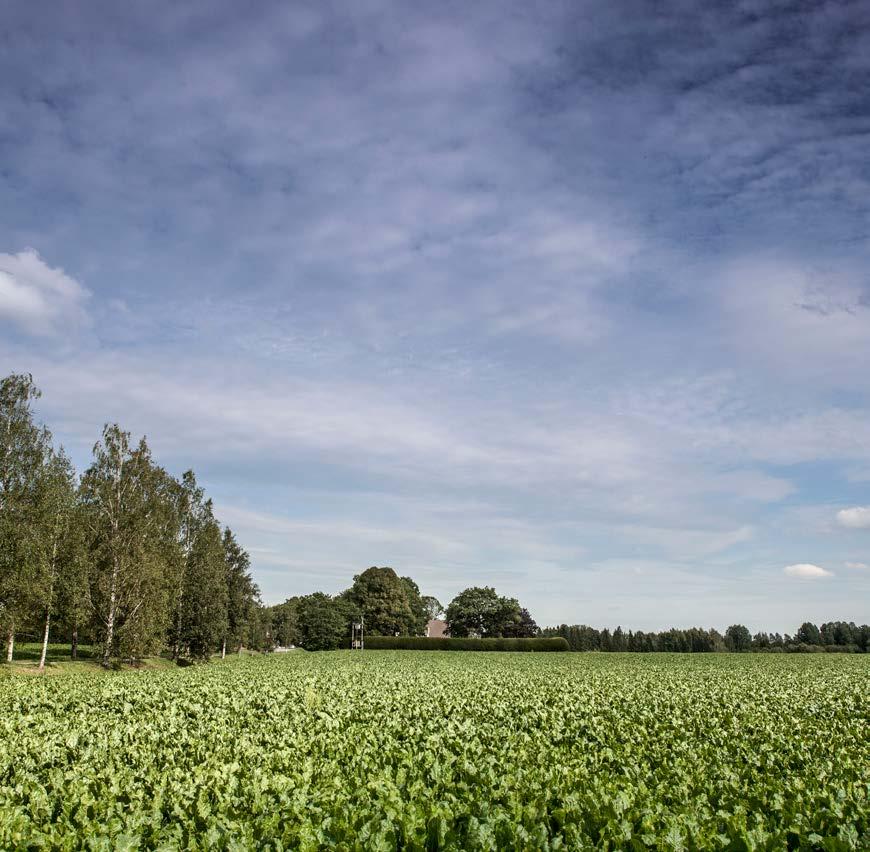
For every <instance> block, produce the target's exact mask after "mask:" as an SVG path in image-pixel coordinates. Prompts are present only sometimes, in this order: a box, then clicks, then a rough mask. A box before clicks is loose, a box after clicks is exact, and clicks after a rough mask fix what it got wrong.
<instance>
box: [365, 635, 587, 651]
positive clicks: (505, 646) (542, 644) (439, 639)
mask: <svg viewBox="0 0 870 852" xmlns="http://www.w3.org/2000/svg"><path fill="white" fill-rule="evenodd" d="M365 646H366V648H367V649H369V650H371V651H374V650H404V651H570V650H571V649H570V648H569V647H568V643H567V642H566V641H565V640H564V639H563V638H562V637H561V636H557V637H555V638H551V639H542V638H534V639H515V638H502V637H498V638H496V637H487V638H484V639H477V638H473V637H451V636H369V637H368V638H367V639H366V641H365Z"/></svg>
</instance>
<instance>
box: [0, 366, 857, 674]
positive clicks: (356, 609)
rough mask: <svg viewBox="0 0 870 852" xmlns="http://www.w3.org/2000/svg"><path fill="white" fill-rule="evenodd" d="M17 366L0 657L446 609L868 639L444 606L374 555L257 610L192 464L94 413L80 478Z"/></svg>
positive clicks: (465, 603) (10, 407)
mask: <svg viewBox="0 0 870 852" xmlns="http://www.w3.org/2000/svg"><path fill="white" fill-rule="evenodd" d="M38 398H39V390H38V389H37V387H36V386H35V385H34V383H33V378H32V377H31V376H30V375H23V374H13V375H9V376H7V377H5V378H4V379H2V380H0V629H2V630H3V631H4V633H5V638H6V660H7V661H8V662H11V661H12V659H13V654H14V648H15V642H16V637H18V636H25V637H28V638H31V637H32V638H38V639H40V640H41V643H42V653H41V659H40V667H43V666H44V665H45V659H46V650H47V648H48V644H49V642H50V640H51V637H52V636H53V635H54V636H57V635H61V636H63V637H64V638H65V639H67V640H68V641H69V643H70V647H71V656H72V657H73V658H75V657H76V655H77V648H78V644H79V643H80V642H87V643H90V644H96V645H98V646H99V648H100V654H101V658H102V661H103V664H104V665H107V666H108V665H110V664H112V662H113V661H120V660H130V661H133V662H135V661H138V660H141V659H142V658H143V657H144V656H147V655H149V654H155V653H167V654H169V655H171V656H172V658H174V659H175V660H177V661H179V662H186V661H192V660H201V659H207V658H208V657H209V656H210V655H211V654H213V653H216V652H220V653H221V654H226V652H227V650H231V651H235V650H238V649H240V648H242V647H246V648H252V649H255V650H270V649H271V648H272V647H274V646H275V645H284V646H289V645H293V646H297V647H301V648H306V649H309V650H327V649H332V648H340V647H347V646H348V645H349V640H350V633H351V624H353V623H354V622H361V623H363V624H364V625H365V632H366V634H367V635H370V636H408V637H414V636H418V637H419V636H424V635H425V633H426V625H427V622H428V621H430V620H431V619H435V618H439V617H441V616H443V618H444V620H445V621H446V625H447V633H448V635H449V636H451V637H453V638H470V639H485V640H489V639H525V638H533V637H538V636H543V637H563V638H564V639H565V640H566V641H567V643H568V646H569V647H570V649H571V650H575V651H678V652H710V651H768V652H776V651H789V652H801V651H803V652H813V651H853V652H867V651H868V647H870V627H868V626H867V625H861V626H858V625H856V624H854V623H852V622H842V621H840V622H829V623H826V624H822V625H821V627H817V626H816V625H814V624H812V623H809V622H807V623H804V624H802V625H801V626H800V628H799V629H798V630H797V632H796V633H795V634H794V636H789V635H785V636H781V635H780V634H778V633H773V634H770V633H756V634H755V635H752V634H751V633H750V631H749V630H748V629H747V628H746V627H745V626H743V625H739V624H734V625H731V626H730V627H729V628H728V629H727V630H726V631H725V633H724V635H723V634H720V633H719V632H718V631H716V630H712V629H711V630H707V629H704V628H690V629H688V630H679V629H671V630H666V631H663V632H660V633H645V632H643V631H631V630H629V631H628V632H625V631H623V629H622V628H621V627H617V628H616V629H615V630H614V631H612V632H611V631H610V630H608V629H603V630H598V629H595V628H592V627H588V626H586V625H566V624H562V625H559V626H558V627H549V628H546V629H544V630H543V631H542V630H540V629H539V627H538V625H537V624H536V623H535V620H534V619H533V618H532V616H531V615H530V613H529V611H528V610H527V609H525V608H524V607H522V606H521V605H520V603H519V601H517V600H516V599H515V598H510V597H505V596H501V595H499V594H497V592H496V591H495V589H493V588H492V587H490V586H484V587H478V586H473V587H470V588H467V589H465V590H463V591H462V592H460V593H459V594H458V595H457V596H456V597H455V598H454V599H453V600H452V601H451V602H450V604H449V605H448V606H447V607H446V608H445V607H443V606H442V604H441V603H440V602H439V601H438V600H437V599H436V598H434V597H432V596H430V595H423V594H421V592H420V589H419V587H418V586H417V584H416V583H415V582H414V580H412V579H411V578H410V577H401V576H399V575H398V574H397V573H396V572H395V571H394V570H393V569H392V568H388V567H371V568H369V569H367V570H365V571H363V572H362V573H361V574H358V575H357V576H355V577H354V578H353V582H352V584H351V586H350V587H349V588H348V589H346V590H345V591H344V592H341V593H340V594H338V595H329V594H326V593H324V592H314V593H312V594H309V595H302V596H297V597H292V598H289V599H288V600H286V601H285V602H284V603H282V604H278V605H276V606H271V607H264V606H263V605H262V602H261V600H260V593H259V589H258V588H257V586H256V584H255V583H254V582H253V580H252V578H251V573H250V559H249V557H248V554H247V553H246V552H245V550H244V549H243V548H242V547H241V546H240V544H239V543H238V541H237V540H236V538H235V536H234V535H233V533H232V531H231V530H230V529H228V528H223V527H222V526H221V524H220V523H219V521H218V520H217V518H216V517H215V514H214V509H213V506H212V502H211V500H210V499H208V498H207V497H206V495H205V493H204V491H203V489H202V488H201V487H200V486H199V485H198V483H197V481H196V476H195V475H194V473H193V471H192V470H188V471H186V472H185V473H184V474H183V475H182V476H181V478H180V479H178V478H176V477H174V476H172V475H170V474H169V473H168V472H167V471H166V470H165V469H164V468H162V467H160V466H159V465H158V464H157V463H156V462H155V461H154V459H153V458H152V455H151V451H150V449H149V447H148V444H147V442H146V440H145V439H144V438H142V439H141V440H140V441H139V442H138V443H134V442H133V441H132V439H131V436H130V433H128V432H125V431H124V430H122V429H121V428H120V427H119V426H118V425H117V424H112V425H106V426H105V427H104V429H103V432H102V436H101V438H100V440H99V441H97V443H96V444H95V445H94V448H93V458H92V460H91V463H90V465H89V466H88V468H87V469H86V470H85V471H84V473H82V474H81V476H79V475H78V474H77V473H76V471H75V469H74V467H73V464H72V462H71V461H70V459H69V457H68V456H67V455H66V453H65V452H64V450H63V448H62V447H58V448H56V447H55V446H54V444H53V440H52V435H51V432H50V431H49V430H48V428H47V427H45V426H44V425H41V424H38V423H37V422H36V420H35V418H34V412H33V403H34V401H35V400H36V399H38Z"/></svg>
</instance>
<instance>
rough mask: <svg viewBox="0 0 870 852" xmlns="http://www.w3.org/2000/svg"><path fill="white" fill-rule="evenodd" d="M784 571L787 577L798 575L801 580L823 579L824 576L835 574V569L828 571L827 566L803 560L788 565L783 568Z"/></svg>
mask: <svg viewBox="0 0 870 852" xmlns="http://www.w3.org/2000/svg"><path fill="white" fill-rule="evenodd" d="M782 573H783V574H785V575H786V576H787V577H798V578H799V579H801V580H821V579H823V578H824V577H833V576H834V572H833V571H828V569H827V568H822V567H821V566H819V565H812V564H810V563H807V562H802V563H799V564H798V565H786V566H785V568H783V569H782Z"/></svg>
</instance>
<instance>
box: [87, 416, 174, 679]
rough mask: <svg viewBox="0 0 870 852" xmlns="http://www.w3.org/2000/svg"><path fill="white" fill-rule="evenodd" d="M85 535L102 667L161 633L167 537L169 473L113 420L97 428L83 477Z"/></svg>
mask: <svg viewBox="0 0 870 852" xmlns="http://www.w3.org/2000/svg"><path fill="white" fill-rule="evenodd" d="M81 497H82V502H83V508H84V509H85V517H86V518H87V524H88V528H89V534H90V548H91V559H92V566H91V578H90V583H89V590H90V595H91V603H92V607H93V610H94V614H95V617H96V621H97V623H98V626H99V628H100V632H101V634H102V640H103V641H102V645H103V664H104V665H105V666H108V665H109V663H110V661H111V659H112V657H113V656H114V657H125V658H130V659H134V660H135V659H137V658H139V657H141V656H143V655H144V654H145V653H147V652H148V651H150V650H155V649H156V648H158V647H159V646H160V644H161V640H162V639H163V637H164V636H165V630H166V627H167V624H166V614H167V612H166V611H167V605H168V578H167V576H166V574H167V572H166V570H165V569H166V565H167V561H168V560H167V553H168V551H169V550H170V548H171V546H172V542H171V539H172V538H173V537H174V536H173V529H172V527H173V524H172V511H171V495H170V493H169V478H168V477H167V476H166V474H165V472H164V471H163V470H161V469H160V468H157V467H156V466H155V465H154V463H153V462H152V459H151V453H150V451H149V449H148V445H147V443H146V442H145V439H144V438H143V439H142V440H141V441H140V442H139V444H138V445H137V446H135V447H133V446H132V445H131V443H130V434H129V432H124V431H123V430H122V429H121V428H120V427H119V426H118V425H117V424H115V425H111V426H108V425H107V426H106V427H105V428H104V429H103V439H102V441H101V442H98V443H97V444H96V445H95V446H94V461H93V464H92V465H91V467H90V468H88V470H87V471H86V472H85V474H84V476H83V477H82V487H81Z"/></svg>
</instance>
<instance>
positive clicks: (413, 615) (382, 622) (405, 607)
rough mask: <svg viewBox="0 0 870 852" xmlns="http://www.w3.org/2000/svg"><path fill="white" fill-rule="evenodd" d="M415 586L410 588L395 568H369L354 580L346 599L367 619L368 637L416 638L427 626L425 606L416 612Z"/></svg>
mask: <svg viewBox="0 0 870 852" xmlns="http://www.w3.org/2000/svg"><path fill="white" fill-rule="evenodd" d="M414 590H416V585H414V586H413V589H412V588H411V586H410V585H409V584H408V583H407V582H406V581H405V580H404V579H402V578H401V577H399V576H398V575H397V574H396V572H395V571H394V570H393V569H392V568H375V567H372V568H367V569H366V570H365V571H363V572H362V574H357V576H356V577H354V578H353V585H352V586H351V587H350V588H349V589H348V590H347V591H346V592H345V593H344V597H345V598H346V599H347V600H348V601H349V602H350V603H351V604H353V606H354V607H356V609H357V610H358V611H359V612H360V613H361V614H362V616H363V617H364V619H365V629H366V632H368V633H373V634H376V635H381V636H395V635H397V634H402V635H416V634H418V633H421V632H422V629H423V627H424V626H425V614H424V612H423V609H422V603H420V605H419V609H418V610H417V611H415V607H414V602H413V601H412V597H413V594H416V597H417V601H419V598H420V593H419V591H416V592H414Z"/></svg>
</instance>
